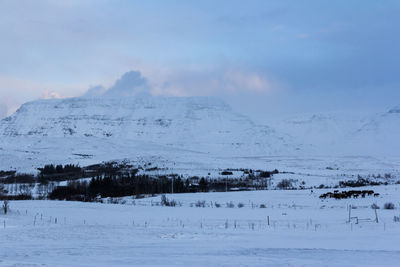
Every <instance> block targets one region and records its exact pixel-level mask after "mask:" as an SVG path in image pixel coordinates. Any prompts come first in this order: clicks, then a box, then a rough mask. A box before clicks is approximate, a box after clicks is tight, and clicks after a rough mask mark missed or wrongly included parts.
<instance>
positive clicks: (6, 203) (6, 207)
mask: <svg viewBox="0 0 400 267" xmlns="http://www.w3.org/2000/svg"><path fill="white" fill-rule="evenodd" d="M8 209H9V206H8V201H7V200H4V202H3V211H4V214H7V212H8Z"/></svg>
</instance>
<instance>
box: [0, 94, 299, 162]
mask: <svg viewBox="0 0 400 267" xmlns="http://www.w3.org/2000/svg"><path fill="white" fill-rule="evenodd" d="M0 136H1V143H0V147H1V151H2V152H3V154H11V156H12V157H14V156H15V155H16V154H19V155H20V156H19V159H21V160H24V159H31V160H32V161H33V162H34V161H35V159H37V160H38V161H40V162H46V161H47V160H48V162H49V161H50V162H52V161H54V160H52V159H57V158H59V159H60V160H62V159H63V157H64V161H67V162H68V161H70V160H74V159H77V158H78V159H81V158H90V159H91V161H92V162H99V161H103V160H112V159H122V158H132V157H137V156H145V155H163V154H167V155H169V156H170V158H174V157H173V156H172V155H176V154H180V155H182V154H185V153H186V154H188V156H190V157H193V155H195V154H199V153H200V154H206V155H214V156H215V155H225V156H228V155H229V156H256V155H263V156H265V155H276V154H282V153H286V154H288V153H293V152H295V150H296V149H297V147H295V146H294V145H292V144H291V143H290V141H288V138H286V139H285V136H284V135H280V134H278V133H276V132H275V131H274V130H273V129H271V128H269V127H266V126H257V125H255V124H254V123H253V122H252V121H251V120H250V119H248V118H247V117H244V116H241V115H239V114H236V113H234V112H233V111H232V110H231V108H230V107H229V106H227V105H226V104H224V103H223V102H222V101H221V100H219V99H216V98H206V97H192V98H184V97H152V96H140V97H139V96H136V97H126V98H120V97H118V98H112V97H96V98H86V97H79V98H68V99H52V100H38V101H33V102H29V103H26V104H24V105H22V106H21V108H20V109H19V110H18V111H17V112H16V113H15V114H13V115H12V116H11V117H8V118H6V119H4V120H2V121H1V122H0ZM189 154H190V155H189ZM6 165H7V164H6ZM6 167H7V166H5V167H4V168H6Z"/></svg>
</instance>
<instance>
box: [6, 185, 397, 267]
mask: <svg viewBox="0 0 400 267" xmlns="http://www.w3.org/2000/svg"><path fill="white" fill-rule="evenodd" d="M371 189H373V190H374V191H375V192H378V193H380V194H381V196H380V197H379V198H374V197H372V196H371V197H366V198H364V199H351V200H325V201H321V200H320V199H319V198H318V196H319V195H320V194H321V193H323V192H326V191H327V190H314V192H313V193H312V192H311V191H310V190H304V191H300V190H296V191H256V192H231V193H204V194H179V195H178V194H177V195H168V196H167V197H168V198H169V199H174V200H176V201H177V202H178V204H179V206H177V207H161V206H158V205H157V204H158V202H159V200H160V197H155V198H148V199H141V200H136V201H133V200H132V199H131V198H125V201H126V204H125V205H115V204H114V205H113V204H97V203H78V202H63V201H58V202H57V201H15V202H11V203H10V207H11V213H9V214H8V215H6V216H5V215H3V214H1V215H0V220H1V221H0V222H1V228H0V265H1V266H39V265H41V266H71V265H74V266H118V265H126V266H132V265H155V266H168V265H170V266H171V265H174V266H206V265H217V266H221V265H225V266H247V265H258V266H288V265H289V266H299V265H303V266H304V265H306V266H309V265H313V266H321V265H324V266H348V265H352V266H366V265H370V266H396V265H398V262H399V261H400V246H399V245H398V240H399V238H400V223H396V222H394V221H393V217H394V216H398V215H399V211H398V210H396V209H395V210H383V209H380V210H378V218H379V223H376V222H373V221H368V222H366V221H363V222H360V223H359V224H355V222H354V221H353V222H352V223H346V221H347V219H348V205H349V204H352V205H353V206H355V207H356V209H352V216H357V217H359V219H367V218H370V219H375V214H374V211H373V210H372V209H371V208H370V205H371V204H372V203H377V204H378V205H379V206H381V207H382V206H383V204H384V203H385V202H389V201H390V202H393V203H395V205H396V206H397V207H398V205H399V202H400V195H399V194H398V192H399V191H400V186H386V187H371ZM203 200H204V201H205V207H204V208H202V207H196V203H198V202H202V201H203ZM230 202H232V204H233V205H234V206H235V207H234V208H228V207H227V205H226V203H230ZM215 203H218V204H220V205H221V207H220V208H216V207H215ZM239 203H242V204H243V205H244V206H243V207H242V208H239V207H238V204H239ZM261 204H264V205H265V206H266V208H260V205H261ZM267 216H269V219H270V223H269V225H268V221H267ZM56 220H57V223H55V222H56ZM4 224H5V227H4Z"/></svg>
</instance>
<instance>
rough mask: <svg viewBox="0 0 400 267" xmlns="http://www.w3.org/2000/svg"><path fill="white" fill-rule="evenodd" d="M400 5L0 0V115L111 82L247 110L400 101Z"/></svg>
mask: <svg viewBox="0 0 400 267" xmlns="http://www.w3.org/2000/svg"><path fill="white" fill-rule="evenodd" d="M398 14H400V1H398V0H394V1H391V0H385V1H379V0H375V1H372V0H371V1H369V0H359V1H352V0H346V1H342V0H337V1H328V0H316V1H312V0H306V1H296V0H293V1H287V0H280V1H265V0H260V1H257V0H249V1H236V0H229V1H224V0H220V1H209V0H202V1H190V0H186V1H183V0H181V1H178V0H176V1H174V0H170V1H165V0H162V1H161V0H160V1H155V0H154V1H151V0H149V1H135V0H129V1H128V0H126V1H120V0H112V1H106V0H96V1H89V0H77V1H74V0H70V1H64V0H57V1H50V0H35V1H22V0H21V1H20V0H0V117H5V116H6V115H9V114H11V113H12V112H14V111H15V110H16V109H17V108H18V107H19V106H20V105H21V104H22V103H24V102H26V101H31V100H35V99H39V98H54V97H74V96H80V95H83V94H85V93H86V91H87V90H88V89H90V88H96V86H102V87H104V88H109V87H111V86H112V85H113V84H114V83H115V81H116V80H118V79H120V77H121V76H123V75H124V73H127V72H129V71H136V72H137V73H140V75H141V76H142V77H144V78H145V79H146V81H147V82H148V84H149V87H150V91H151V94H153V95H167V96H204V95H207V96H218V97H221V98H223V99H225V100H226V101H227V102H228V103H230V104H231V105H232V106H233V107H234V109H236V110H238V111H240V112H243V113H245V114H248V115H254V116H259V117H260V116H261V117H263V116H275V115H277V114H282V113H289V114H290V113H299V112H325V111H332V110H344V109H382V110H387V109H390V108H391V107H392V106H396V105H398V104H400V67H399V62H400V27H399V26H398V25H400V16H399V15H398Z"/></svg>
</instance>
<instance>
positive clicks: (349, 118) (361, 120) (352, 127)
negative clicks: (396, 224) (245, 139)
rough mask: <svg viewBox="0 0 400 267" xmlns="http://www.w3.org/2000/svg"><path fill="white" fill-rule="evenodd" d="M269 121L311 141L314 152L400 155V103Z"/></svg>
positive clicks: (302, 140)
mask: <svg viewBox="0 0 400 267" xmlns="http://www.w3.org/2000/svg"><path fill="white" fill-rule="evenodd" d="M267 122H268V125H270V126H271V127H273V128H275V129H276V130H277V131H279V132H281V133H285V134H287V135H290V136H292V137H293V139H294V140H295V142H297V143H301V144H308V145H309V146H310V147H312V149H309V152H311V153H313V154H314V155H336V156H358V155H363V156H399V155H400V141H399V136H400V107H397V108H392V109H390V110H389V111H387V112H378V113H377V112H360V111H358V112H356V111H342V112H330V113H329V112H327V113H317V114H299V115H296V116H291V117H286V118H281V119H278V120H269V121H268V120H267Z"/></svg>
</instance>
